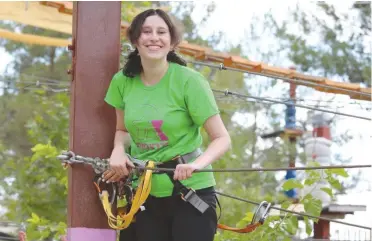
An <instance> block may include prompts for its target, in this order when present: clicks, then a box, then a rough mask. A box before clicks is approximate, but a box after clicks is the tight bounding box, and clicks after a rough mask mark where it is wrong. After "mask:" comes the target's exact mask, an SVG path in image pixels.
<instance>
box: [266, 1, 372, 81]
mask: <svg viewBox="0 0 372 241" xmlns="http://www.w3.org/2000/svg"><path fill="white" fill-rule="evenodd" d="M316 10H317V13H316V14H315V13H314V14H313V13H311V12H308V11H307V12H306V11H305V10H303V9H301V8H300V7H299V6H298V7H297V8H296V9H294V10H293V12H292V13H291V15H290V16H291V19H288V20H289V21H285V22H283V23H281V24H280V23H278V22H277V21H276V20H274V19H272V24H273V26H275V29H276V30H275V31H276V32H275V33H276V36H277V37H278V38H279V39H280V40H281V43H280V45H281V46H282V50H283V51H285V52H286V53H287V57H288V58H289V59H290V60H291V61H292V62H293V63H294V64H295V65H296V66H298V67H299V68H300V70H301V71H302V72H313V73H314V72H316V73H319V75H322V76H325V77H329V76H339V78H341V79H347V81H346V82H351V83H363V84H365V85H367V86H370V85H371V52H370V47H369V44H368V42H369V40H368V39H369V37H368V36H370V35H371V3H362V2H355V3H353V4H352V5H351V8H350V10H349V13H348V14H342V13H339V12H338V11H336V8H335V6H334V5H332V4H327V3H325V2H318V3H317V9H316ZM350 25H352V26H353V30H352V31H349V29H350ZM294 29H295V31H294ZM317 34H319V35H320V38H319V39H316V38H314V39H310V38H309V36H316V35H317Z"/></svg>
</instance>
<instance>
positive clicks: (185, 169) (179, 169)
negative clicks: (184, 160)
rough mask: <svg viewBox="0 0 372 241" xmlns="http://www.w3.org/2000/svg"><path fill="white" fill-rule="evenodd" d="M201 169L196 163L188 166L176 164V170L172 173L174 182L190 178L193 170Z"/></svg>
mask: <svg viewBox="0 0 372 241" xmlns="http://www.w3.org/2000/svg"><path fill="white" fill-rule="evenodd" d="M201 168H202V167H201V166H200V165H198V164H197V163H188V164H178V165H177V166H176V170H175V171H174V176H173V179H174V180H185V179H187V178H190V177H191V175H192V173H193V172H194V171H195V170H199V169H201Z"/></svg>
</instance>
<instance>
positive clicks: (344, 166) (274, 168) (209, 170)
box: [135, 165, 372, 172]
mask: <svg viewBox="0 0 372 241" xmlns="http://www.w3.org/2000/svg"><path fill="white" fill-rule="evenodd" d="M160 166H161V165H160ZM371 167H372V165H333V166H317V167H273V168H226V169H200V170H195V171H194V172H275V171H289V170H325V169H341V168H346V169H353V168H371ZM135 169H138V170H152V171H155V172H157V171H158V172H174V170H175V168H161V167H155V168H150V167H140V166H137V167H135Z"/></svg>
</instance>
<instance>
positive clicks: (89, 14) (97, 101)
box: [67, 1, 121, 241]
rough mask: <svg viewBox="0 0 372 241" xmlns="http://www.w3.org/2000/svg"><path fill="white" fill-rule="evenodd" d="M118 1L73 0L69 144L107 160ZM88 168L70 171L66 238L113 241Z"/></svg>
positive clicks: (116, 56)
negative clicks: (108, 96)
mask: <svg viewBox="0 0 372 241" xmlns="http://www.w3.org/2000/svg"><path fill="white" fill-rule="evenodd" d="M120 4H121V2H84V1H79V2H74V6H73V40H72V46H70V47H69V49H70V50H71V51H72V53H73V60H72V69H71V70H70V73H71V74H72V85H71V86H72V89H71V109H70V115H71V116H70V138H69V139H70V144H69V145H70V146H69V149H70V150H71V151H73V152H75V153H79V154H80V155H83V156H94V157H101V158H107V157H108V156H110V154H111V150H112V145H113V140H114V133H115V112H114V109H112V108H111V107H109V106H108V105H107V104H105V102H104V101H103V99H104V96H105V94H106V90H107V88H108V86H109V83H110V80H111V78H112V76H113V75H114V73H116V72H117V71H118V69H119V56H120V15H121V6H120ZM93 175H94V172H93V170H92V168H91V167H90V166H82V165H74V167H73V168H69V173H68V183H69V184H68V185H69V186H68V220H67V225H68V232H67V240H68V241H115V240H116V232H115V230H112V229H110V228H109V227H108V224H107V216H106V214H105V212H104V210H103V209H102V205H101V203H100V200H99V198H98V196H97V192H96V190H95V189H94V185H93V184H92V180H93Z"/></svg>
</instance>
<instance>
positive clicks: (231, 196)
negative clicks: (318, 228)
mask: <svg viewBox="0 0 372 241" xmlns="http://www.w3.org/2000/svg"><path fill="white" fill-rule="evenodd" d="M215 193H217V194H218V195H221V196H225V197H229V198H232V199H235V200H238V201H242V202H245V203H250V204H254V205H260V203H258V202H254V201H250V200H247V199H243V198H240V197H236V196H233V195H230V194H225V193H221V192H218V191H215ZM270 208H272V209H275V210H279V211H283V212H287V213H292V214H296V215H299V216H303V217H309V218H315V219H320V220H325V221H329V222H333V223H339V224H344V225H347V226H352V227H357V228H362V229H368V230H371V229H372V227H367V226H363V225H358V224H353V223H347V222H343V221H339V220H335V219H330V218H325V217H317V216H314V215H311V214H308V213H300V212H295V211H291V210H287V209H284V208H278V207H274V206H271V207H270Z"/></svg>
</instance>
